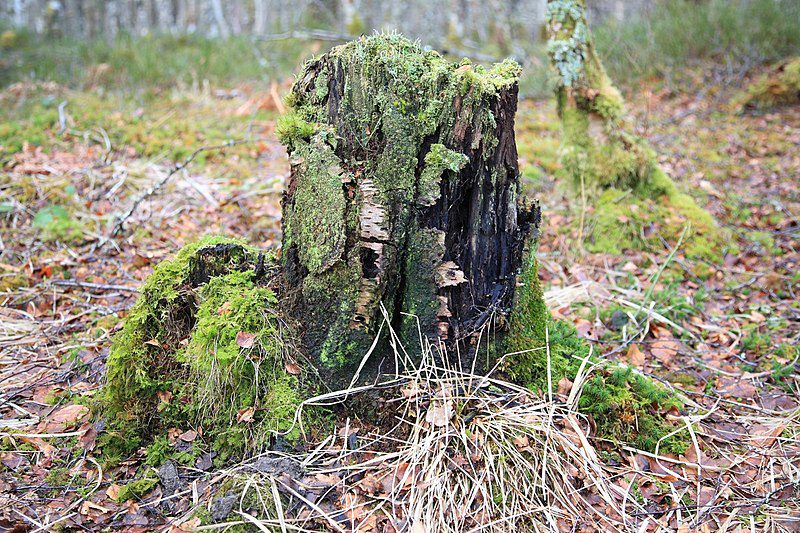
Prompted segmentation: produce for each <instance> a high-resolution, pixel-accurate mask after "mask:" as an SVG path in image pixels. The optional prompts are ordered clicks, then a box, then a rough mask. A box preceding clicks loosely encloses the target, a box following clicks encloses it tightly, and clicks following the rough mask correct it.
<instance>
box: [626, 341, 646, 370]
mask: <svg viewBox="0 0 800 533" xmlns="http://www.w3.org/2000/svg"><path fill="white" fill-rule="evenodd" d="M644 361H645V358H644V353H643V352H642V351H641V350H640V349H639V345H638V344H636V343H633V344H631V345H630V346H629V347H628V363H630V364H631V365H632V366H635V367H636V368H638V369H640V370H641V369H642V368H644Z"/></svg>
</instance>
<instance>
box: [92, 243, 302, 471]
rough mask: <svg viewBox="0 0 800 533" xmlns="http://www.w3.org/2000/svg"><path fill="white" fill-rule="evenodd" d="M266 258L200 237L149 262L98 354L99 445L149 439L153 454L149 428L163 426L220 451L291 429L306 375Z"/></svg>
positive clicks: (292, 432)
mask: <svg viewBox="0 0 800 533" xmlns="http://www.w3.org/2000/svg"><path fill="white" fill-rule="evenodd" d="M275 262H276V259H275V258H274V257H273V256H272V255H271V254H269V253H263V252H259V251H258V250H256V249H254V248H252V247H249V246H246V245H244V244H242V243H240V242H238V241H235V240H231V239H227V238H223V237H208V238H204V239H202V240H200V241H198V242H196V243H193V244H190V245H187V246H186V247H184V248H183V249H182V250H181V251H180V252H179V253H178V254H177V256H176V257H175V258H174V259H172V260H169V261H165V262H163V263H161V264H159V265H158V266H157V267H156V268H155V270H154V272H153V274H152V275H151V276H150V277H149V278H148V279H147V281H146V282H145V284H144V285H143V287H142V290H141V295H140V297H139V300H138V301H137V302H136V304H135V305H134V307H133V308H132V309H131V311H130V313H129V314H128V316H127V317H126V319H125V325H124V327H123V329H122V331H121V332H120V333H119V334H118V335H117V336H116V337H115V338H114V342H113V345H112V348H111V352H110V355H109V358H108V368H107V385H106V387H105V389H104V393H103V396H102V402H103V407H104V412H105V414H106V415H107V417H108V422H109V428H108V430H107V435H105V438H104V439H102V440H103V442H105V443H106V444H107V445H108V448H109V453H111V454H114V452H115V450H114V448H115V447H119V446H120V445H122V448H123V449H121V450H116V451H118V452H119V453H121V454H123V455H124V454H125V453H126V452H127V453H130V452H131V451H132V449H135V448H137V447H138V446H140V445H144V444H146V443H148V442H151V441H153V439H156V440H155V442H154V444H153V446H152V447H151V450H150V452H151V453H150V455H152V456H154V457H158V456H159V455H163V450H160V448H159V446H157V445H158V443H159V442H161V441H159V440H158V439H159V438H162V440H163V437H159V436H160V435H161V436H163V434H164V432H165V431H166V430H167V429H169V428H173V427H174V428H179V429H182V430H185V429H188V428H194V429H196V430H198V433H202V438H203V440H204V441H205V442H207V443H210V444H211V446H212V447H213V448H214V449H216V450H217V452H218V453H219V454H220V457H221V458H223V459H224V458H225V457H227V456H229V455H241V454H244V453H247V452H253V451H257V450H259V449H262V448H263V447H265V446H266V445H267V444H268V443H269V439H270V437H271V435H273V432H282V433H286V432H288V434H287V435H286V438H288V439H289V440H293V439H294V440H296V439H297V438H298V437H299V430H298V429H296V428H294V427H293V426H294V424H293V422H294V414H295V411H296V409H297V408H298V407H299V405H300V403H301V401H302V399H303V392H304V390H307V389H306V388H307V387H308V384H307V383H304V382H301V378H302V377H303V376H302V374H300V372H299V371H298V369H299V368H300V367H299V366H297V364H296V363H295V362H294V360H293V359H291V356H292V349H291V347H292V341H291V333H290V332H288V331H287V328H286V326H285V324H284V322H283V320H282V318H281V314H280V313H279V311H277V306H276V304H277V299H276V296H275V293H274V291H273V290H272V288H270V287H268V286H266V285H265V284H264V283H265V281H269V276H266V277H265V271H269V270H270V269H272V270H274V265H275ZM287 369H289V370H291V372H290V371H289V370H287ZM298 374H300V375H298ZM127 439H130V440H129V441H127V442H126V440H127ZM126 444H127V446H126ZM162 444H163V442H162ZM162 447H163V446H162Z"/></svg>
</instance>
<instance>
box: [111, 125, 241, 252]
mask: <svg viewBox="0 0 800 533" xmlns="http://www.w3.org/2000/svg"><path fill="white" fill-rule="evenodd" d="M250 142H253V141H251V140H246V139H240V140H231V141H228V142H226V143H224V144H217V145H213V146H201V147H200V148H198V149H197V150H195V151H194V152H192V153H191V154H190V155H189V157H187V158H186V159H184V160H183V161H182V162H181V163H177V164H176V165H175V166H174V167H172V170H170V171H169V173H168V174H167V175H166V176H164V177H163V178H161V180H159V181H158V182H157V183H156V184H154V185H153V186H152V187H150V188H149V189H147V190H146V191H145V192H144V194H142V195H141V196H139V197H138V198H137V199H136V200H134V202H133V204H132V205H131V207H130V209H128V211H127V212H126V213H125V214H124V215H123V216H122V218H120V219H119V221H118V222H117V223H116V225H115V226H114V229H113V230H112V231H111V236H110V238H114V237H116V236H117V235H119V233H120V232H121V231H122V230H123V228H124V226H125V223H126V222H127V221H128V219H129V218H130V217H131V216H132V215H133V213H134V212H135V211H136V209H137V208H138V207H139V205H140V204H141V203H142V202H144V201H145V200H147V199H148V198H150V197H151V196H153V195H154V194H155V193H156V192H158V191H159V190H160V189H161V188H162V187H164V185H166V184H167V182H168V181H169V180H170V178H171V177H172V176H174V175H175V174H176V173H177V172H178V171H179V170H183V169H184V168H186V167H187V166H188V165H189V163H191V162H192V161H193V160H194V158H195V157H197V156H198V155H199V154H200V153H202V152H207V151H209V150H222V149H223V148H228V147H231V146H237V145H240V144H246V143H250Z"/></svg>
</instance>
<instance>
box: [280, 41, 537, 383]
mask: <svg viewBox="0 0 800 533" xmlns="http://www.w3.org/2000/svg"><path fill="white" fill-rule="evenodd" d="M518 75H519V66H518V65H517V64H516V63H514V62H512V61H506V62H503V63H501V64H498V65H495V66H494V67H493V68H491V69H484V68H483V67H481V66H474V65H472V64H469V63H467V62H464V63H462V64H454V63H451V62H449V61H447V60H445V59H444V58H442V57H441V56H440V55H439V54H438V53H436V52H433V51H425V50H423V49H422V48H421V47H420V46H419V45H417V44H414V43H412V42H410V41H408V40H406V39H404V38H402V37H400V36H397V35H376V36H371V37H366V38H361V39H359V40H357V41H354V42H351V43H348V44H346V45H343V46H340V47H337V48H334V49H333V50H331V51H330V52H329V53H327V54H325V55H323V56H322V57H320V58H318V59H315V60H313V61H311V62H309V63H308V64H307V65H306V66H305V69H304V71H303V72H302V74H301V75H300V77H299V78H298V80H297V82H296V83H295V85H294V88H293V90H292V93H291V95H290V98H289V104H290V107H291V112H290V114H289V115H287V116H286V117H284V118H283V119H282V121H281V123H280V124H279V126H278V133H279V135H280V136H281V138H282V140H283V142H284V143H285V144H286V145H287V148H288V151H289V155H290V160H291V177H290V178H289V181H288V184H287V187H286V191H285V194H284V200H283V224H284V236H283V259H282V261H283V265H284V274H285V277H286V280H287V284H288V285H289V287H290V288H291V289H293V292H291V293H290V294H289V295H287V297H288V298H290V300H291V301H290V309H291V313H292V314H293V315H294V317H295V318H297V319H298V320H299V321H300V322H301V323H302V328H303V333H302V339H303V345H304V347H305V348H306V350H307V351H308V352H309V353H310V354H312V355H314V356H317V357H318V358H319V360H320V361H321V362H322V364H323V366H326V367H329V368H343V367H349V366H351V365H352V364H353V363H357V362H358V361H359V360H360V359H361V357H362V356H363V355H364V353H365V352H366V350H367V349H368V348H369V346H370V344H371V343H372V341H373V339H374V337H375V334H376V333H377V331H378V329H379V326H380V325H381V324H382V322H383V319H384V313H385V318H386V319H388V321H389V323H390V324H391V326H392V327H393V328H394V329H395V331H397V332H398V333H400V334H401V337H403V338H404V339H406V341H407V342H408V344H411V345H413V344H414V343H415V342H416V344H419V343H418V341H415V339H417V338H418V335H417V326H418V325H419V327H420V329H421V331H422V333H423V334H424V335H427V336H429V337H430V338H437V337H438V338H441V339H448V340H449V341H450V342H453V341H457V340H462V339H465V338H467V337H469V336H470V335H472V334H473V333H475V332H476V331H477V330H479V329H480V328H481V327H482V326H484V325H485V324H486V323H487V322H488V321H490V320H495V319H502V318H503V317H505V316H506V314H507V312H508V311H509V308H510V307H511V304H512V300H513V296H514V286H515V276H516V274H517V271H518V269H519V267H520V264H521V258H522V252H523V245H524V241H525V239H526V237H527V235H528V234H529V233H531V231H532V230H533V231H535V229H534V228H535V227H536V226H537V224H538V219H539V213H538V208H537V207H535V206H534V207H531V208H528V207H525V206H524V204H523V203H522V202H521V199H520V183H519V170H518V166H517V150H516V145H515V138H514V114H515V112H516V106H517V88H518V87H517V79H518ZM382 306H383V307H385V311H382ZM412 348H413V346H412Z"/></svg>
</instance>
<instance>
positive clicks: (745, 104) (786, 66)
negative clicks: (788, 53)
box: [733, 57, 800, 111]
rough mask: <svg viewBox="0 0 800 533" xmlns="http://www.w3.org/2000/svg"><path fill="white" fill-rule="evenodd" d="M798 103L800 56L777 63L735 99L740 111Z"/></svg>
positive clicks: (799, 99)
mask: <svg viewBox="0 0 800 533" xmlns="http://www.w3.org/2000/svg"><path fill="white" fill-rule="evenodd" d="M797 103H800V57H793V58H790V59H787V60H785V61H782V62H781V63H779V64H777V65H775V66H774V67H772V68H771V69H770V70H769V71H768V72H766V73H765V74H764V75H763V76H761V77H760V78H758V79H757V80H756V81H754V82H753V83H752V84H750V86H749V87H747V89H746V90H745V91H744V92H743V93H742V94H740V95H738V96H737V97H736V98H734V100H733V104H734V106H735V108H736V109H738V110H740V111H750V110H761V111H764V110H768V109H772V108H775V107H779V106H784V105H793V104H797Z"/></svg>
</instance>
